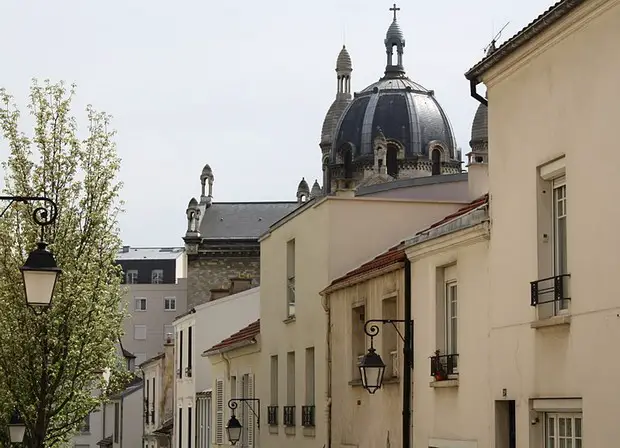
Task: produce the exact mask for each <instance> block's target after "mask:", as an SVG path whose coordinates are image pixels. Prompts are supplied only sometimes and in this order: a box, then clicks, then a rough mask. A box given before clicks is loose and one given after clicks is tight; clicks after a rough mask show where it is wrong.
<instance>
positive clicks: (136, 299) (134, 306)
mask: <svg viewBox="0 0 620 448" xmlns="http://www.w3.org/2000/svg"><path fill="white" fill-rule="evenodd" d="M139 301H140V303H144V308H138V306H137V305H138V302H139ZM133 310H134V311H137V312H140V313H143V312H145V311H147V310H148V300H147V298H146V297H134V298H133Z"/></svg>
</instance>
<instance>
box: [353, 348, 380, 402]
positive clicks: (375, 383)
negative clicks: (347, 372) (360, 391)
mask: <svg viewBox="0 0 620 448" xmlns="http://www.w3.org/2000/svg"><path fill="white" fill-rule="evenodd" d="M358 367H359V369H360V375H361V377H362V386H363V387H364V389H366V390H367V391H368V392H370V393H371V394H374V393H375V392H376V391H377V390H379V389H381V386H382V385H383V374H384V373H385V363H384V362H383V360H382V359H381V356H379V354H378V353H377V351H376V350H375V348H374V347H373V343H372V339H371V342H370V348H369V349H368V353H366V355H365V356H364V358H362V361H361V362H360V363H359V366H358Z"/></svg>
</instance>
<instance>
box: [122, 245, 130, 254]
mask: <svg viewBox="0 0 620 448" xmlns="http://www.w3.org/2000/svg"><path fill="white" fill-rule="evenodd" d="M127 252H129V246H123V253H124V254H126V253H127Z"/></svg>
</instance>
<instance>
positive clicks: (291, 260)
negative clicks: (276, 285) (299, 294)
mask: <svg viewBox="0 0 620 448" xmlns="http://www.w3.org/2000/svg"><path fill="white" fill-rule="evenodd" d="M286 286H287V287H286V301H287V317H293V316H295V240H290V241H289V242H287V243H286Z"/></svg>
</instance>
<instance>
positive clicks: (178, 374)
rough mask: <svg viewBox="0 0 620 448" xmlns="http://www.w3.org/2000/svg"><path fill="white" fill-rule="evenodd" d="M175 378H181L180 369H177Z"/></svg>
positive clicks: (181, 372)
mask: <svg viewBox="0 0 620 448" xmlns="http://www.w3.org/2000/svg"><path fill="white" fill-rule="evenodd" d="M177 378H183V371H182V370H181V369H177Z"/></svg>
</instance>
